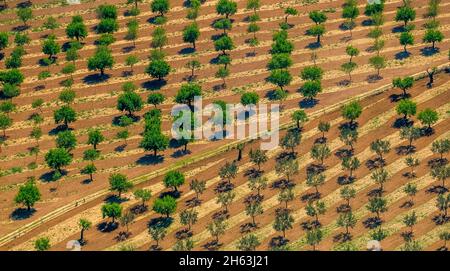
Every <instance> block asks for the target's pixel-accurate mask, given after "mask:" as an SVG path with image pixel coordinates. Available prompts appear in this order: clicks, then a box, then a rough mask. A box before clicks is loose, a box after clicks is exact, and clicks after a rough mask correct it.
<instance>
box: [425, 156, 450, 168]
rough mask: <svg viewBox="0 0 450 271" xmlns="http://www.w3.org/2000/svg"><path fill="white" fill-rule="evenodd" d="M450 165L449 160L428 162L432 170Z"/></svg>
mask: <svg viewBox="0 0 450 271" xmlns="http://www.w3.org/2000/svg"><path fill="white" fill-rule="evenodd" d="M447 164H448V160H447V158H442V159H441V158H433V159H430V160H429V161H428V166H429V167H431V168H437V167H442V166H445V165H447Z"/></svg>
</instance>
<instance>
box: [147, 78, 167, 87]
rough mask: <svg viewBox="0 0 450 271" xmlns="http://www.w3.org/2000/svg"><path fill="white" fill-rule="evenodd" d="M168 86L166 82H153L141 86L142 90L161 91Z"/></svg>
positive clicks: (156, 80)
mask: <svg viewBox="0 0 450 271" xmlns="http://www.w3.org/2000/svg"><path fill="white" fill-rule="evenodd" d="M166 84H167V81H166V80H158V79H155V80H151V81H147V82H144V83H142V84H141V87H142V88H145V89H146V90H159V89H161V88H162V87H164V86H165V85H166Z"/></svg>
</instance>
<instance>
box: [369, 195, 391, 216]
mask: <svg viewBox="0 0 450 271" xmlns="http://www.w3.org/2000/svg"><path fill="white" fill-rule="evenodd" d="M366 208H367V210H369V211H370V212H371V213H375V214H376V218H377V219H378V220H379V221H381V214H382V213H384V212H386V211H387V210H388V208H387V201H386V199H384V198H382V197H374V198H371V199H370V200H369V203H368V204H367V206H366Z"/></svg>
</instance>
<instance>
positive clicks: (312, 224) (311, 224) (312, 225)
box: [300, 220, 322, 231]
mask: <svg viewBox="0 0 450 271" xmlns="http://www.w3.org/2000/svg"><path fill="white" fill-rule="evenodd" d="M300 227H301V228H302V230H304V231H310V230H313V229H317V228H320V227H322V224H321V223H320V222H318V221H315V220H314V221H310V220H308V221H305V222H302V223H300Z"/></svg>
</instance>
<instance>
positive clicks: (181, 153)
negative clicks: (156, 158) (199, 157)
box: [170, 149, 191, 158]
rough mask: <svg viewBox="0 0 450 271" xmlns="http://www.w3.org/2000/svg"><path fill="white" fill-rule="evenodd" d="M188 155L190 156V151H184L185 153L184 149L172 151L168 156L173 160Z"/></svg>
mask: <svg viewBox="0 0 450 271" xmlns="http://www.w3.org/2000/svg"><path fill="white" fill-rule="evenodd" d="M188 154H191V151H190V150H186V151H185V150H184V149H182V150H176V151H174V152H173V153H172V154H171V155H170V156H171V157H173V158H180V157H183V156H185V155H188Z"/></svg>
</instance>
